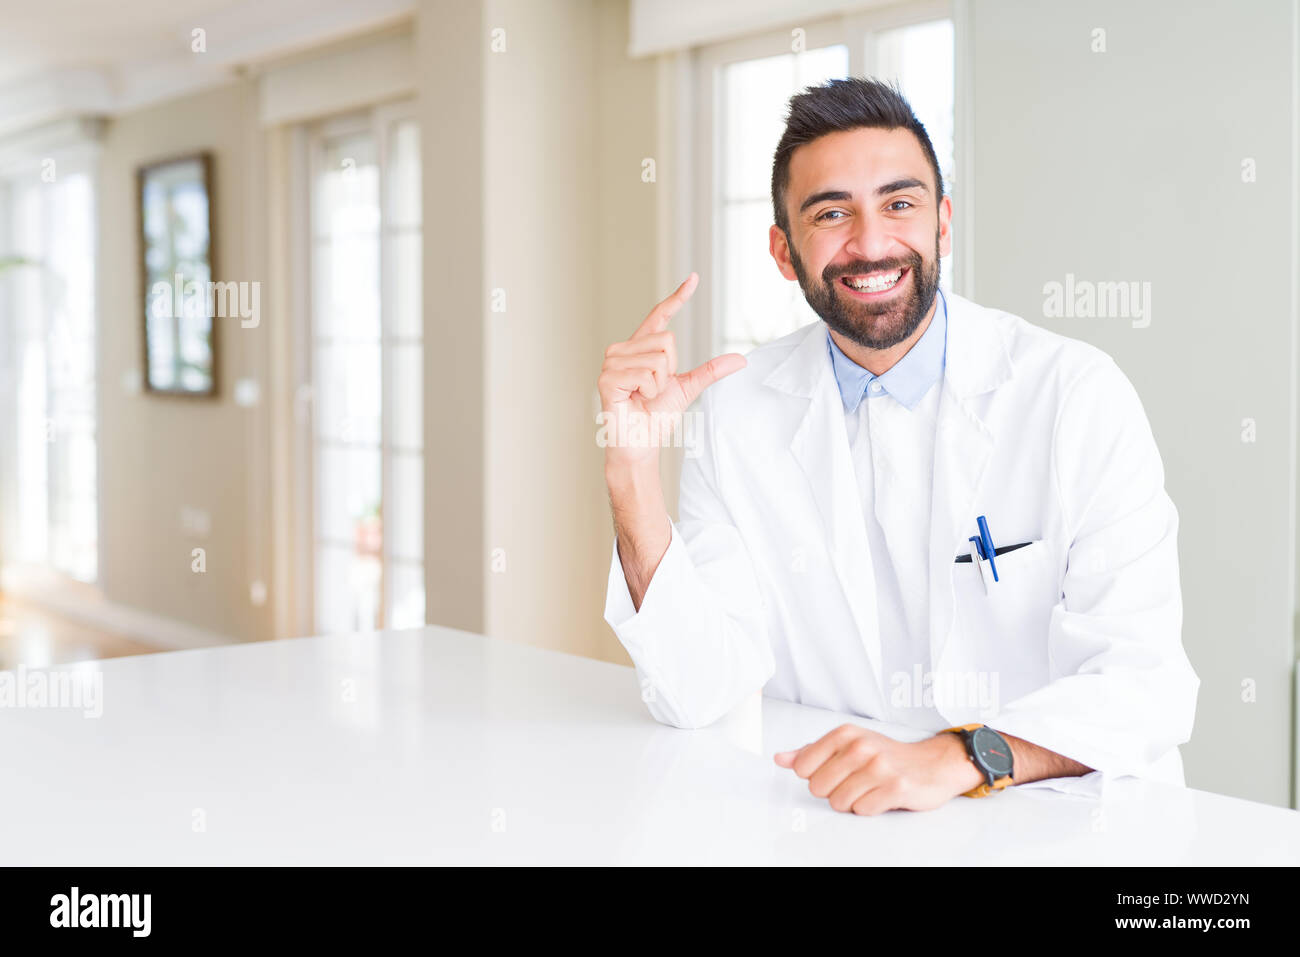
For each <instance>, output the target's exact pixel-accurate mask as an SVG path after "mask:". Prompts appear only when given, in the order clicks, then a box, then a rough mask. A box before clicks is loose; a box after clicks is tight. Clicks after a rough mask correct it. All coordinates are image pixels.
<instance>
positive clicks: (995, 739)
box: [971, 728, 1011, 775]
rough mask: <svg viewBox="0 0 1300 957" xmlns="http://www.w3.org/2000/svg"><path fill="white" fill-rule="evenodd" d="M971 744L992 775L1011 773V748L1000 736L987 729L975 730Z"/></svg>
mask: <svg viewBox="0 0 1300 957" xmlns="http://www.w3.org/2000/svg"><path fill="white" fill-rule="evenodd" d="M971 744H972V745H973V746H974V749H975V753H976V754H978V755H979V758H980V760H981V761H983V762H984V766H985V767H986V768H988V769H989V770H990V771H992V772H993V773H994V774H997V775H1002V774H1010V773H1011V748H1010V746H1008V745H1007V743H1006V741H1004V740H1003V739H1002V735H1000V734H998V733H997V732H996V731H990V730H989V729H988V728H976V729H975V732H974V736H973V737H972V739H971Z"/></svg>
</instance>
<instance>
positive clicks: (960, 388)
mask: <svg viewBox="0 0 1300 957" xmlns="http://www.w3.org/2000/svg"><path fill="white" fill-rule="evenodd" d="M945 355H946V358H945V369H944V377H943V390H942V393H941V395H940V398H939V413H938V418H937V421H936V424H935V449H934V485H933V488H932V498H931V502H930V655H931V659H930V660H931V667H932V668H938V667H939V661H940V656H941V655H942V654H943V651H944V648H945V647H946V646H947V644H948V639H949V638H950V637H951V635H952V632H953V626H954V623H955V622H954V612H953V609H954V604H955V596H954V594H953V575H952V569H953V559H955V558H956V557H957V555H958V554H961V553H964V552H966V551H967V550H968V549H969V548H970V544H969V542H968V539H969V538H970V536H972V535H974V534H977V531H978V529H977V528H976V525H975V517H976V513H975V500H976V496H977V495H978V494H979V491H980V484H981V482H982V480H983V477H984V472H985V469H986V468H987V466H988V462H989V457H990V456H991V455H992V453H993V446H994V441H995V436H994V434H993V432H992V430H991V429H990V428H989V426H988V424H987V423H986V422H985V420H984V419H983V418H982V417H981V415H980V410H982V409H986V408H987V405H988V402H989V401H992V400H991V399H988V400H980V399H978V398H977V397H978V396H983V395H984V394H985V393H988V392H990V391H992V390H994V389H996V388H997V387H998V386H1000V385H1002V384H1003V383H1004V382H1006V380H1007V379H1009V378H1010V377H1011V373H1012V367H1011V357H1010V354H1009V353H1008V351H1007V348H1006V344H1005V342H1004V340H1003V333H1002V329H1001V328H1000V326H999V325H998V323H997V321H996V320H995V319H994V318H993V317H992V316H991V315H990V314H989V313H988V312H986V311H985V310H984V309H983V308H982V307H980V306H978V305H976V304H975V303H972V302H970V301H969V300H967V299H963V298H961V297H960V296H949V297H948V341H947V349H946V353H945Z"/></svg>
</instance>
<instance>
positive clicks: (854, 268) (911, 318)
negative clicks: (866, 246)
mask: <svg viewBox="0 0 1300 957" xmlns="http://www.w3.org/2000/svg"><path fill="white" fill-rule="evenodd" d="M789 250H790V262H791V264H792V265H793V266H794V271H795V275H796V276H798V277H799V287H800V288H801V289H803V295H804V298H805V299H806V300H807V301H808V305H809V306H811V307H812V310H813V312H815V313H817V315H819V316H821V318H822V321H823V322H825V323H826V325H828V326H830V327H831V329H833V330H834V331H836V332H838V333H839V334H840V335H842V336H844V337H845V338H846V339H848V340H849V341H851V342H856V343H857V344H858V345H860V346H863V347H864V348H867V349H888V348H890V347H891V346H896V345H898V344H899V343H900V342H903V341H905V340H906V339H907V338H908V337H909V336H910V335H911V334H912V333H914V332H915V331H916V329H917V327H918V326H919V325H920V324H921V320H922V319H924V318H925V317H926V314H927V313H929V311H930V307H931V306H933V305H934V297H935V295H936V293H937V292H938V290H939V234H938V232H937V231H936V233H935V237H934V259H933V261H931V262H929V263H927V262H925V261H924V260H923V259H922V258H921V255H920V253H913V254H912V256H911V257H910V258H907V259H886V260H881V261H880V262H874V263H869V262H864V261H861V260H860V261H858V262H853V263H849V264H847V265H843V266H834V267H832V266H827V267H826V269H825V270H823V272H822V277H821V280H822V281H821V284H820V285H818V284H816V283H812V282H809V279H808V274H807V273H806V272H804V268H803V263H802V262H800V260H799V256H798V254H797V253H796V252H795V250H794V246H793V245H790V246H789ZM903 268H910V269H911V276H912V283H911V292H909V293H908V294H907V295H906V296H904V297H902V299H901V300H899V301H898V302H891V303H882V304H880V305H879V306H877V305H875V304H873V303H865V302H848V301H846V299H845V298H844V297H843V295H842V294H840V293H838V292H836V290H835V285H836V284H839V281H840V280H839V277H840V276H854V275H861V274H863V273H869V272H878V271H880V270H889V269H903ZM900 281H901V280H900Z"/></svg>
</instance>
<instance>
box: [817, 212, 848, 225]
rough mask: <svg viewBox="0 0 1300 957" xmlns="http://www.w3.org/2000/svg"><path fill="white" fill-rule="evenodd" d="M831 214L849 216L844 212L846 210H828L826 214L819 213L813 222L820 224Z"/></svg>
mask: <svg viewBox="0 0 1300 957" xmlns="http://www.w3.org/2000/svg"><path fill="white" fill-rule="evenodd" d="M831 213H840V214H842V215H847V214H846V213H845V212H844V210H842V209H828V210H826V211H825V212H824V213H819V214H818V215H817V217H816V218H815V219H814V220H813V222H817V223H820V222H821V221H822V220H823V219H825V218H826V217H827V216H829V215H830V214H831Z"/></svg>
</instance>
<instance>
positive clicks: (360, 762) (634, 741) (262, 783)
mask: <svg viewBox="0 0 1300 957" xmlns="http://www.w3.org/2000/svg"><path fill="white" fill-rule="evenodd" d="M72 667H78V668H82V669H85V668H87V667H89V668H92V669H95V668H97V669H100V670H101V672H102V676H103V678H102V680H103V714H102V716H101V717H99V718H88V717H85V716H84V715H83V714H82V713H81V711H78V710H57V709H49V708H46V709H35V708H0V781H2V782H3V785H2V786H3V792H0V793H3V813H0V863H4V864H11V865H13V864H47V865H146V864H148V865H165V864H507V863H537V864H608V863H620V864H634V863H635V864H644V863H664V864H669V863H697V864H739V863H745V864H965V863H969V864H984V863H996V864H1121V865H1167V864H1174V865H1177V864H1206V865H1223V864H1290V865H1295V864H1300V812H1296V811H1290V810H1286V809H1282V808H1276V807H1270V806H1267V805H1262V804H1255V803H1252V802H1248V801H1243V800H1239V799H1236V798H1229V797H1224V796H1221V795H1215V794H1209V793H1206V792H1202V791H1195V790H1190V789H1180V788H1174V787H1169V786H1167V785H1161V784H1155V783H1148V782H1141V781H1137V780H1134V779H1121V780H1119V781H1116V782H1113V783H1111V784H1109V785H1108V786H1107V788H1106V791H1105V795H1104V797H1103V798H1102V799H1101V800H1100V801H1098V800H1096V799H1091V798H1084V797H1076V796H1071V795H1067V794H1061V793H1056V792H1052V791H1046V790H1030V789H1025V790H1017V789H1014V788H1013V789H1010V790H1008V791H1006V792H1003V793H1001V794H998V795H996V796H994V797H990V798H987V799H983V800H971V799H967V798H957V799H955V800H953V801H951V802H950V803H949V804H947V805H946V806H944V807H943V808H940V809H939V810H936V811H929V812H923V813H911V812H900V811H895V812H891V813H888V814H885V815H882V816H879V817H858V816H855V815H852V814H841V813H837V812H835V811H832V810H831V809H830V807H829V805H828V804H827V803H826V802H825V801H824V800H821V799H818V798H814V797H813V796H812V795H811V794H809V793H808V787H807V783H806V782H804V781H802V780H800V779H799V778H797V777H795V775H794V774H793V772H791V771H788V770H785V769H782V768H779V767H777V766H776V765H775V764H774V763H773V761H772V754H773V753H774V752H776V751H780V750H786V749H789V748H794V747H799V746H801V745H803V744H806V743H808V742H809V741H812V740H814V739H815V738H817V737H819V736H820V735H822V734H823V733H825V732H826V731H828V730H830V729H831V728H833V727H835V726H836V725H838V724H841V723H843V722H844V721H846V720H853V721H856V722H858V723H861V724H864V725H866V726H868V727H875V728H877V729H879V730H883V731H886V732H890V733H895V734H896V736H898V737H904V736H907V737H909V738H915V737H917V736H918V735H917V734H916V733H914V732H910V733H909V732H906V731H903V730H900V729H891V728H890V727H888V726H885V725H881V724H879V723H877V722H871V721H866V720H864V719H861V718H850V717H848V716H844V715H837V714H833V713H831V712H827V711H820V710H817V709H814V708H807V707H803V706H800V705H795V704H790V703H788V702H783V701H775V700H771V699H761V702H760V699H757V698H756V699H755V701H754V702H753V704H752V706H747V707H745V708H742V709H740V710H739V711H738V712H737V713H736V714H735V715H733V716H731V717H729V718H728V719H727V720H726V721H724V722H722V723H721V724H719V725H717V726H714V727H712V728H708V729H703V730H699V731H681V730H678V729H675V728H669V727H665V726H663V725H659V724H657V723H655V722H654V721H653V719H651V718H650V716H649V714H648V713H647V712H646V710H645V707H644V705H643V704H642V703H641V701H640V696H639V688H638V685H637V681H636V676H635V673H634V672H633V671H632V669H630V668H625V667H621V666H618V665H611V664H606V663H603V662H598V661H591V660H589V659H586V658H578V657H573V656H570V655H564V654H560V653H557V652H551V651H544V650H540V649H536V648H531V647H528V646H525V645H520V644H515V643H512V642H507V641H502V640H497V639H488V638H483V637H481V636H477V635H472V634H468V633H466V632H460V631H453V630H450V629H446V628H437V627H429V628H423V629H418V630H414V631H401V632H380V633H377V634H361V635H347V636H338V637H328V638H304V639H298V640H293V641H278V642H266V643H259V644H248V645H239V646H235V647H225V648H215V649H207V650H203V651H183V652H172V653H167V654H157V655H142V656H137V657H131V658H118V659H112V660H108V661H104V662H99V663H95V664H93V665H90V666H86V665H80V666H72ZM200 823H201V824H202V829H198V825H199V824H200Z"/></svg>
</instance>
